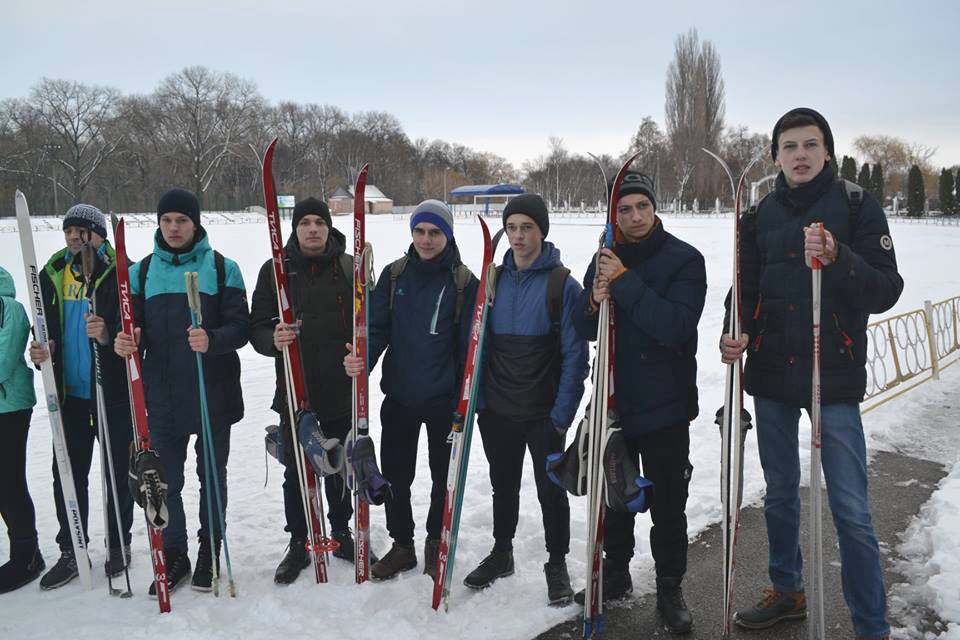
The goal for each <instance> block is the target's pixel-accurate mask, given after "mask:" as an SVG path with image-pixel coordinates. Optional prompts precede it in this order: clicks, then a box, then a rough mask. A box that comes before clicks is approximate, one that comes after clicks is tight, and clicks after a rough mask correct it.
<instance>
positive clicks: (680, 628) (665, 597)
mask: <svg viewBox="0 0 960 640" xmlns="http://www.w3.org/2000/svg"><path fill="white" fill-rule="evenodd" d="M680 582H681V579H680V578H657V610H658V611H659V612H660V615H661V616H662V617H663V621H664V626H665V627H666V629H667V631H669V632H670V633H690V631H691V630H693V616H692V615H691V614H690V609H688V608H687V603H686V602H685V601H684V599H683V589H682V588H681V587H680Z"/></svg>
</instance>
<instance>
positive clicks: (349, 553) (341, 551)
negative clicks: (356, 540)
mask: <svg viewBox="0 0 960 640" xmlns="http://www.w3.org/2000/svg"><path fill="white" fill-rule="evenodd" d="M331 537H332V538H333V539H334V540H336V541H337V542H338V543H340V546H339V547H337V550H336V551H334V552H333V557H334V558H340V559H342V560H346V561H347V562H353V561H354V560H353V555H354V554H355V553H356V549H355V547H354V544H353V533H352V532H351V531H350V529H339V530H337V531H334V532H333V534H332V535H331Z"/></svg>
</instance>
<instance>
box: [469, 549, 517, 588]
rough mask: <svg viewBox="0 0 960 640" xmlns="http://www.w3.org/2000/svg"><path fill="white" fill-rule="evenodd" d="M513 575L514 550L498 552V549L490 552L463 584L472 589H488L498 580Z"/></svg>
mask: <svg viewBox="0 0 960 640" xmlns="http://www.w3.org/2000/svg"><path fill="white" fill-rule="evenodd" d="M512 575H513V549H512V548H511V549H506V550H498V549H497V548H496V547H494V548H493V551H491V552H490V555H488V556H487V557H486V558H484V559H483V561H481V562H480V565H479V566H478V567H477V568H476V569H474V570H473V571H471V572H470V574H469V575H468V576H467V577H466V578H464V580H463V584H464V585H466V586H467V587H470V588H471V589H486V588H487V587H489V586H490V585H492V584H493V583H494V582H496V580H497V578H505V577H507V576H512Z"/></svg>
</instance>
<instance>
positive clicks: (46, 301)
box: [40, 241, 130, 411]
mask: <svg viewBox="0 0 960 640" xmlns="http://www.w3.org/2000/svg"><path fill="white" fill-rule="evenodd" d="M103 246H104V250H103V252H102V258H101V259H98V260H97V261H96V265H95V267H94V271H93V281H94V294H93V295H94V300H95V302H96V305H97V315H98V316H100V317H101V318H103V319H104V321H105V323H106V325H107V327H108V330H109V328H110V327H115V326H116V325H118V324H119V323H120V302H119V298H118V294H117V270H116V267H115V264H114V263H115V261H116V254H115V253H114V250H113V247H112V246H111V245H110V243H109V242H107V241H104V244H103ZM75 260H76V261H77V262H78V263H79V260H80V256H79V255H77V256H74V255H73V254H71V253H70V250H69V249H68V248H64V249H62V250H61V251H58V252H57V253H55V254H53V256H52V257H51V258H50V260H48V261H47V264H46V266H44V268H43V271H41V272H40V288H41V291H42V293H43V309H44V314H46V317H47V338H48V339H49V340H53V341H54V342H55V345H54V348H53V372H54V375H55V377H56V380H57V391H58V393H59V396H60V402H61V403H62V402H63V401H64V399H65V397H66V395H67V393H66V391H65V387H64V364H65V363H64V359H69V358H70V350H71V349H73V350H77V349H88V350H89V349H92V348H93V347H91V346H90V345H91V343H90V340H89V338H87V333H86V326H85V321H84V325H83V326H75V327H67V326H65V318H66V312H65V306H66V305H65V301H64V299H63V281H64V275H65V272H66V270H67V269H74V268H75V267H74V265H73V262H74V261H75ZM76 268H79V264H77V265H76ZM74 277H76V274H74ZM67 332H69V335H70V336H71V338H70V340H71V341H73V342H74V343H73V344H65V343H64V342H65V338H64V335H65V334H66V333H67ZM96 348H97V350H98V352H99V354H100V366H101V374H102V376H103V393H104V400H105V401H106V403H107V405H108V406H114V405H121V404H129V402H130V397H129V394H128V392H127V372H126V367H125V366H124V362H123V359H122V358H121V357H120V356H118V355H117V354H116V353H114V352H113V347H112V345H111V344H107V345H101V344H99V343H96ZM74 353H76V351H74ZM84 355H86V354H84ZM84 361H85V362H86V363H87V366H88V367H89V376H88V377H87V380H89V384H90V389H89V391H88V393H87V394H86V397H87V399H88V401H89V402H90V408H91V411H95V406H96V393H95V388H94V385H95V384H96V375H95V373H94V362H93V352H92V350H91V351H90V356H89V357H88V358H87V357H84Z"/></svg>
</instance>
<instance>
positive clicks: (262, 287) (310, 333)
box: [250, 229, 353, 419]
mask: <svg viewBox="0 0 960 640" xmlns="http://www.w3.org/2000/svg"><path fill="white" fill-rule="evenodd" d="M345 246H346V238H344V236H343V234H342V233H341V232H340V231H338V230H336V229H330V235H329V236H328V238H327V247H326V251H325V253H324V254H323V255H321V256H318V257H315V258H307V257H305V256H304V255H303V254H302V253H301V251H300V244H299V243H298V242H297V234H296V231H294V232H293V233H292V234H290V238H289V240H287V245H286V251H285V253H286V260H285V262H284V265H285V269H286V273H287V284H288V291H289V295H290V303H291V304H292V305H293V316H294V318H295V319H296V320H297V321H298V322H299V323H300V333H299V338H298V343H299V346H300V356H301V358H302V362H303V375H304V381H305V383H306V387H307V397H308V399H309V401H310V406H311V408H312V409H313V411H314V412H315V413H317V415H319V416H320V417H321V418H327V419H331V418H338V417H342V416H348V415H350V411H351V406H350V402H351V381H350V377H349V376H347V374H346V372H345V371H344V370H343V357H344V356H345V355H346V353H347V350H346V347H345V346H344V345H346V344H347V343H348V342H350V341H351V340H352V339H353V269H352V267H351V268H350V269H349V270H346V269H345V268H344V264H343V260H342V258H343V256H344V248H345ZM346 257H347V262H348V263H351V264H352V262H353V259H352V258H350V256H346ZM279 320H280V318H279V312H278V311H277V287H276V282H275V281H274V275H273V260H272V259H271V260H267V261H266V262H265V263H264V265H263V267H261V268H260V275H259V276H258V277H257V286H256V289H254V291H253V298H252V300H251V307H250V325H251V334H250V344H252V345H253V348H254V349H256V351H257V353H260V354H263V355H265V356H270V357H272V358H276V371H277V390H276V393H275V394H274V397H273V404H272V405H271V408H272V409H273V410H274V411H276V412H278V413H280V414H283V415H286V411H287V396H286V393H287V392H286V384H285V376H284V370H283V357H282V354H281V353H280V352H279V351H277V350H276V348H274V346H273V330H274V327H276V325H277V323H278V322H279Z"/></svg>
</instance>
